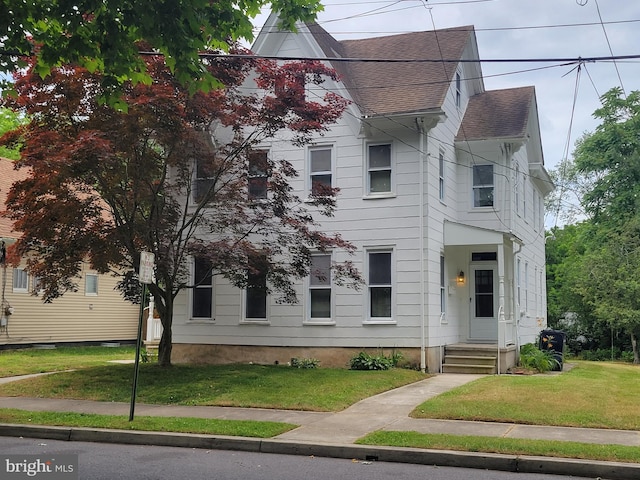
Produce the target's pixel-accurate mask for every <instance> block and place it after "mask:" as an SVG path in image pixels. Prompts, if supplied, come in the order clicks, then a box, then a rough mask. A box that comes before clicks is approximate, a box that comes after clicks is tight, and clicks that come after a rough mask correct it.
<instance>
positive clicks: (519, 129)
mask: <svg viewBox="0 0 640 480" xmlns="http://www.w3.org/2000/svg"><path fill="white" fill-rule="evenodd" d="M532 108H535V89H534V87H520V88H507V89H504V90H490V91H487V92H483V93H479V94H477V95H474V96H472V97H471V98H470V99H469V105H468V106H467V110H466V112H465V114H464V119H463V120H462V124H461V125H460V129H459V130H458V134H457V135H456V141H472V140H487V139H491V138H524V137H526V135H527V129H528V127H529V125H528V122H529V114H530V112H531V109H532Z"/></svg>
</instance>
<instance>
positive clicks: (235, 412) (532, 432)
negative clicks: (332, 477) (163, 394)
mask: <svg viewBox="0 0 640 480" xmlns="http://www.w3.org/2000/svg"><path fill="white" fill-rule="evenodd" d="M480 377H481V375H463V374H439V375H435V376H433V377H430V378H428V379H425V380H422V381H420V382H416V383H413V384H410V385H406V386H404V387H400V388H397V389H394V390H391V391H388V392H384V393H382V394H379V395H376V396H373V397H370V398H366V399H364V400H362V401H360V402H358V403H356V404H354V405H352V406H351V407H349V408H347V409H346V410H343V411H341V412H336V413H319V412H303V411H291V410H270V409H260V408H234V407H201V406H179V405H145V404H137V405H136V409H135V414H136V416H160V417H162V416H167V417H169V416H170V417H196V418H219V419H231V420H264V421H274V422H286V423H292V424H295V425H299V427H298V428H296V429H294V430H291V431H289V432H286V433H283V434H282V435H280V436H278V437H276V438H275V439H272V440H259V439H244V441H243V442H242V443H240V444H241V445H242V449H244V448H245V447H246V446H247V445H248V444H251V443H252V442H253V443H255V444H256V445H258V447H256V448H258V449H259V450H258V451H269V452H275V451H277V452H279V453H298V454H311V455H317V456H321V455H323V453H322V452H328V453H325V454H326V456H339V457H342V456H345V458H350V457H349V455H352V457H351V458H358V455H360V456H367V454H366V453H363V452H365V451H374V452H376V454H375V455H372V456H373V457H375V458H378V457H379V456H380V452H381V451H383V450H384V448H385V447H363V446H356V445H354V442H355V441H356V440H357V439H359V438H361V437H363V436H364V435H366V434H367V433H369V432H373V431H377V430H397V431H416V432H420V433H447V434H453V435H476V436H493V437H505V438H523V439H540V440H560V441H572V442H582V443H595V444H617V445H627V446H633V447H638V446H640V432H637V431H626V430H601V429H590V428H566V427H555V426H534V425H517V424H509V423H487V422H469V421H452V420H433V419H414V418H410V417H409V416H408V415H409V413H410V412H411V411H412V410H413V409H414V408H415V407H416V406H418V405H419V404H420V403H422V402H424V401H425V400H428V399H429V398H432V397H434V396H436V395H439V394H441V393H443V392H446V391H448V390H450V389H452V388H455V387H458V386H460V385H464V384H466V383H468V382H471V381H473V380H476V379H478V378H480ZM18 378H25V377H13V378H5V379H0V382H1V383H6V382H8V381H13V380H17V379H18ZM0 408H16V409H21V410H34V411H59V412H77V413H98V414H106V415H125V416H127V415H128V414H129V408H130V405H129V404H128V403H115V402H92V401H85V400H58V399H47V398H23V397H15V398H14V397H0ZM28 428H30V427H26V426H25V427H24V428H23V429H22V430H20V427H16V426H8V425H0V435H14V436H15V435H24V436H36V435H43V434H46V432H47V429H46V427H45V428H40V427H38V428H37V429H36V430H35V433H32V434H29V433H28V432H27V429H28ZM50 429H51V430H52V431H53V433H52V435H54V434H55V435H57V436H54V437H53V438H65V439H80V438H84V439H86V438H90V439H92V438H93V439H96V440H94V441H115V442H117V443H148V444H149V443H156V444H157V443H158V442H161V444H165V443H162V442H165V441H167V439H168V438H169V437H171V436H172V435H173V437H172V438H174V440H172V441H178V442H180V443H179V444H180V445H183V446H194V445H195V444H194V443H193V442H194V441H196V440H194V439H195V438H196V437H197V438H199V439H200V440H202V437H212V436H201V435H192V436H189V435H184V434H157V433H156V434H152V433H149V434H148V435H147V437H146V438H145V433H144V432H135V433H134V432H121V435H118V436H114V435H113V434H111V435H110V436H109V437H108V438H109V439H110V440H105V439H104V438H103V437H104V436H103V435H99V433H100V432H98V431H97V430H98V429H75V430H83V431H84V433H82V435H79V436H78V434H76V435H75V436H74V435H73V434H72V433H68V434H67V433H60V431H62V430H64V431H65V432H67V431H71V430H74V429H69V428H66V427H58V428H57V430H56V427H51V428H50ZM87 430H91V432H93V433H91V434H88V433H87ZM87 435H89V436H88V437H87ZM125 436H126V438H125ZM132 437H135V440H133V439H132ZM188 437H191V440H185V439H186V438H188ZM98 438H103V439H102V440H99V439H98ZM176 438H177V440H176ZM216 438H217V440H216V442H215V446H214V447H203V448H230V449H235V448H240V447H238V445H239V443H238V442H239V440H238V439H233V438H232V437H227V439H226V440H225V441H221V440H220V438H219V437H216ZM114 439H115V440H114ZM184 442H187V443H184ZM172 444H173V443H172ZM205 445H210V443H205ZM276 446H277V448H280V449H283V450H274V449H275V448H276ZM252 448H253V447H252ZM323 448H324V449H325V450H323ZM326 449H328V450H326ZM366 449H369V450H366ZM381 449H382V450H381ZM390 449H391V447H387V450H390ZM391 450H392V451H393V452H395V453H394V455H396V454H398V452H399V451H403V452H404V454H405V455H408V454H412V455H413V454H415V453H416V450H417V449H404V450H402V449H391ZM425 452H426V451H422V452H421V453H422V456H421V457H420V458H422V459H424V458H425V455H427V453H425ZM432 454H433V452H432ZM442 455H443V454H442V452H440V453H439V454H438V456H436V457H434V458H437V459H439V460H438V461H437V462H436V463H438V464H446V463H442V462H446V461H447V460H445V459H446V458H448V457H446V456H442ZM449 455H454V456H455V459H454V460H452V462H453V465H456V466H472V467H473V466H477V467H478V468H492V467H491V464H492V463H491V462H489V460H487V459H488V458H490V457H491V458H493V457H492V456H491V455H490V454H472V453H469V454H463V453H453V452H449ZM478 456H480V457H481V458H482V459H484V460H482V462H480V463H478V462H479V460H478ZM495 457H496V458H498V457H499V458H500V459H501V461H506V460H505V458H506V459H510V461H509V462H507V463H505V464H504V465H507V466H505V467H504V468H502V467H495V468H496V469H500V470H502V469H509V468H511V469H515V470H514V471H523V468H524V467H523V466H522V465H523V463H522V462H523V460H522V458H524V457H519V456H514V457H511V456H495ZM362 458H363V457H362ZM388 458H394V459H395V460H393V461H405V460H402V459H397V458H396V457H395V456H393V455H390V456H389V457H388ZM411 458H412V459H413V460H410V461H413V462H418V460H415V458H417V457H415V455H413V456H411ZM530 458H537V459H538V460H540V461H539V462H538V464H541V463H540V462H541V461H542V460H541V459H540V458H539V457H530ZM514 459H515V460H514ZM494 460H495V459H494ZM389 461H391V460H389ZM420 461H422V460H420ZM425 461H426V462H427V463H430V462H434V460H433V459H431V457H429V458H428V460H425ZM465 462H467V463H465ZM468 462H471V463H470V464H469V463H468ZM483 462H484V463H483ZM487 462H488V463H487ZM545 464H549V465H551V467H548V468H547V469H546V470H545V469H540V468H542V467H539V469H538V470H536V471H538V472H542V471H546V472H547V473H560V474H562V472H565V470H563V469H565V468H568V469H569V470H566V472H569V473H568V474H572V475H580V473H579V468H578V467H576V465H588V466H589V467H590V468H591V470H588V472H589V475H588V476H592V475H591V474H592V473H594V472H596V471H598V472H603V473H606V474H599V475H597V476H601V477H602V478H616V479H618V478H619V479H626V478H633V479H637V478H640V465H629V464H617V463H608V462H585V461H582V460H581V461H573V460H563V459H555V458H554V459H546V460H545ZM501 465H502V463H501ZM514 465H515V466H514ZM559 465H561V466H559ZM598 465H600V467H598V468H601V470H599V469H598V468H597V466H598ZM603 465H604V466H603ZM532 468H538V467H532ZM576 468H578V470H576ZM581 468H582V467H581ZM585 468H586V467H585ZM594 469H595V470H594ZM621 472H622V473H621ZM629 472H631V473H629ZM585 476H587V475H585Z"/></svg>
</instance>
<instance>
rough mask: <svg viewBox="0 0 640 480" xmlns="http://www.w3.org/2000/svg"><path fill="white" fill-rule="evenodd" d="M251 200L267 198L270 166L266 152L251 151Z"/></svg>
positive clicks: (249, 187)
mask: <svg viewBox="0 0 640 480" xmlns="http://www.w3.org/2000/svg"><path fill="white" fill-rule="evenodd" d="M248 156H249V159H248V160H249V162H248V163H249V179H248V183H249V185H248V189H249V199H250V200H257V199H262V198H267V180H268V178H269V173H268V172H269V165H268V161H267V151H266V150H251V151H249V155H248Z"/></svg>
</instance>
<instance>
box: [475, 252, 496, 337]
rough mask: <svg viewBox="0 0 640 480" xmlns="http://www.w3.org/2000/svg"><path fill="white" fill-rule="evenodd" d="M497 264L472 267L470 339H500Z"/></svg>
mask: <svg viewBox="0 0 640 480" xmlns="http://www.w3.org/2000/svg"><path fill="white" fill-rule="evenodd" d="M496 270H497V265H496V264H493V263H487V264H486V265H475V266H472V267H471V279H470V280H471V285H470V290H471V302H470V303H471V315H470V316H469V340H472V341H487V342H492V343H494V342H497V341H498V295H497V294H496V288H497V283H498V282H497V274H496Z"/></svg>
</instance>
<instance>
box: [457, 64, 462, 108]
mask: <svg viewBox="0 0 640 480" xmlns="http://www.w3.org/2000/svg"><path fill="white" fill-rule="evenodd" d="M461 104H462V79H461V77H460V72H456V107H460V105H461Z"/></svg>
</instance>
